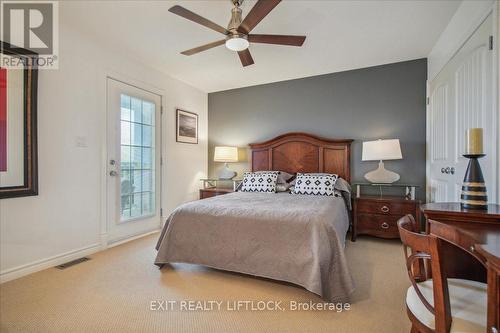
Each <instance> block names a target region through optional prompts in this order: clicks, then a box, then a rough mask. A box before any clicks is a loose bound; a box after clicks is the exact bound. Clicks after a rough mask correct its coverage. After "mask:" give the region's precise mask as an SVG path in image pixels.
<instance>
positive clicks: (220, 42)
mask: <svg viewBox="0 0 500 333" xmlns="http://www.w3.org/2000/svg"><path fill="white" fill-rule="evenodd" d="M225 42H226V40H225V39H221V40H218V41H216V42H212V43H208V44H205V45H202V46H198V47H195V48H193V49H190V50H186V51H184V52H181V54H184V55H187V56H190V55H193V54H196V53H200V52H201V51H206V50H208V49H211V48H213V47H216V46H220V45H223V44H224V43H225Z"/></svg>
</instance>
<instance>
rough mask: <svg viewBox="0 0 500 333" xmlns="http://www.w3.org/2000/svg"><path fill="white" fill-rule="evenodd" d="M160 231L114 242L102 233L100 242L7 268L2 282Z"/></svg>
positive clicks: (157, 230)
mask: <svg viewBox="0 0 500 333" xmlns="http://www.w3.org/2000/svg"><path fill="white" fill-rule="evenodd" d="M160 231H161V229H154V230H150V231H147V232H145V233H140V234H137V235H133V236H131V237H127V238H124V239H120V240H117V241H114V242H112V243H108V242H107V240H106V238H107V235H106V234H101V238H102V240H101V242H100V243H96V244H92V245H89V246H85V247H82V248H79V249H76V250H73V251H69V252H66V253H62V254H59V255H55V256H53V257H49V258H45V259H42V260H37V261H34V262H32V263H29V264H26V265H21V266H18V267H14V268H10V269H6V270H4V271H2V272H0V283H4V282H8V281H11V280H14V279H18V278H20V277H23V276H26V275H29V274H33V273H36V272H39V271H43V270H45V269H47V268H52V267H54V266H57V265H61V264H64V263H66V262H68V261H72V260H75V259H79V258H81V257H85V256H89V255H91V254H94V253H97V252H101V251H104V250H106V249H108V248H111V247H115V246H118V245H121V244H125V243H128V242H131V241H133V240H136V239H139V238H142V237H146V236H149V235H153V234H155V233H158V232H160Z"/></svg>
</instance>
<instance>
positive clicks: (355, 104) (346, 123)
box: [208, 59, 427, 199]
mask: <svg viewBox="0 0 500 333" xmlns="http://www.w3.org/2000/svg"><path fill="white" fill-rule="evenodd" d="M255 66H258V64H256V65H255ZM242 70H245V69H242ZM426 80H427V60H426V59H418V60H412V61H405V62H399V63H394V64H388V65H382V66H376V67H369V68H363V69H357V70H351V71H345V72H339V73H333V74H327V75H320V76H314V77H308V78H303V79H296V80H290V81H283V82H277V83H271V84H265V85H259V86H253V87H246V88H240V89H234V90H227V91H221V92H216V93H211V94H209V95H208V159H209V162H208V172H209V175H210V176H215V175H217V172H218V170H219V169H220V168H221V167H222V165H223V164H222V163H216V162H213V153H214V146H218V145H228V146H237V147H239V148H240V149H239V150H240V160H241V162H240V163H231V164H230V168H232V169H233V170H235V171H238V174H239V175H240V176H241V174H242V172H244V171H247V170H249V169H250V166H249V157H248V147H247V145H248V144H249V143H254V142H260V141H265V140H268V139H272V138H273V137H275V136H277V135H280V134H283V133H287V132H295V131H297V132H307V133H311V134H316V135H319V136H323V137H326V138H348V139H354V140H355V141H354V142H353V144H352V152H351V162H352V163H351V175H352V182H356V181H364V178H363V175H364V174H365V173H366V172H368V171H370V170H373V169H375V168H376V167H377V162H375V161H371V162H363V161H361V147H362V142H363V141H367V140H376V139H399V140H400V141H401V150H402V154H403V159H402V160H396V161H386V162H385V167H386V169H389V170H392V171H395V172H398V173H399V174H400V175H401V180H400V182H402V183H414V184H418V185H419V186H420V188H419V190H418V197H419V198H421V199H424V198H425V136H426V129H425V123H426V121H425V118H426V107H425V100H426Z"/></svg>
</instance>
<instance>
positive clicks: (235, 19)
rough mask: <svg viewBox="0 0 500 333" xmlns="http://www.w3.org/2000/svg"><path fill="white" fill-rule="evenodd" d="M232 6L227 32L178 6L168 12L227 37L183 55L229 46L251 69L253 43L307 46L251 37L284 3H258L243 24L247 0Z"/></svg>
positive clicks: (293, 39) (300, 39)
mask: <svg viewBox="0 0 500 333" xmlns="http://www.w3.org/2000/svg"><path fill="white" fill-rule="evenodd" d="M231 2H232V3H233V5H234V7H233V9H232V10H231V20H230V21H229V25H228V26H227V29H226V28H223V27H221V26H220V25H218V24H216V23H214V22H212V21H210V20H207V19H206V18H204V17H201V16H200V15H198V14H195V13H193V12H192V11H190V10H187V9H186V8H184V7H181V6H178V5H176V6H173V7H172V8H170V9H169V10H168V11H169V12H171V13H174V14H176V15H179V16H182V17H183V18H185V19H188V20H190V21H193V22H195V23H198V24H201V25H203V26H205V27H207V28H209V29H212V30H215V31H217V32H220V33H222V34H223V35H225V36H226V37H225V38H224V39H221V40H218V41H215V42H212V43H208V44H205V45H202V46H198V47H195V48H193V49H190V50H186V51H184V52H181V54H184V55H187V56H190V55H193V54H196V53H199V52H202V51H206V50H208V49H211V48H214V47H217V46H220V45H222V44H225V45H226V47H227V48H228V49H229V50H231V51H236V52H238V55H239V57H240V60H241V63H242V65H243V66H248V65H252V64H253V63H254V61H253V58H252V55H251V54H250V51H249V50H248V46H249V44H250V43H265V44H277V45H289V46H302V44H304V40H305V39H306V36H290V35H258V34H250V31H252V29H253V28H255V26H256V25H257V24H259V22H260V21H262V19H263V18H264V17H266V16H267V14H269V12H271V10H273V9H274V7H276V6H277V5H278V4H279V3H280V2H281V0H258V1H257V3H256V4H255V6H253V8H252V9H251V10H250V12H249V13H248V15H247V16H246V17H245V19H244V20H243V21H242V20H241V13H242V10H241V8H240V6H241V4H242V3H243V0H231Z"/></svg>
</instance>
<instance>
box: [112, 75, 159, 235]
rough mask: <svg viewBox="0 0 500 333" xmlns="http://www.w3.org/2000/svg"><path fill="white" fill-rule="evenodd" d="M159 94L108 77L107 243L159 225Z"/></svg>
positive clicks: (141, 232)
mask: <svg viewBox="0 0 500 333" xmlns="http://www.w3.org/2000/svg"><path fill="white" fill-rule="evenodd" d="M160 118H161V96H159V95H156V94H154V93H151V92H148V91H146V90H143V89H139V88H137V87H134V86H131V85H128V84H125V83H123V82H120V81H117V80H114V79H111V78H108V79H107V229H108V241H109V242H116V241H120V240H124V239H127V238H130V237H133V236H136V235H140V234H143V233H145V232H148V231H151V230H155V229H158V228H159V227H160V222H161V219H160V184H161V179H160V177H161V169H160V153H161V119H160Z"/></svg>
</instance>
